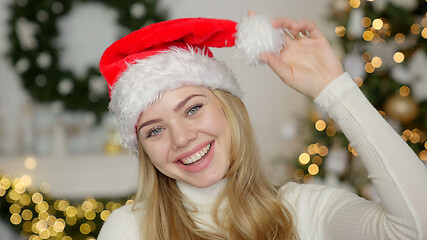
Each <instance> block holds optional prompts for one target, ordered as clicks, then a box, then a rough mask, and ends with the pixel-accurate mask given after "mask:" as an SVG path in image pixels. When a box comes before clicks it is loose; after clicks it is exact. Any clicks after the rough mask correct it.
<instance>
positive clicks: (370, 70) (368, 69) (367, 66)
mask: <svg viewBox="0 0 427 240" xmlns="http://www.w3.org/2000/svg"><path fill="white" fill-rule="evenodd" d="M365 71H366V72H367V73H373V72H374V71H375V67H374V65H372V63H371V62H367V63H366V64H365Z"/></svg>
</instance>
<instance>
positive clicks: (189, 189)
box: [176, 178, 228, 206]
mask: <svg viewBox="0 0 427 240" xmlns="http://www.w3.org/2000/svg"><path fill="white" fill-rule="evenodd" d="M227 182H228V179H227V178H224V179H222V180H221V181H219V182H217V183H215V184H213V185H211V186H209V187H206V188H198V187H194V186H192V185H189V184H187V183H184V182H181V181H176V185H177V186H178V189H179V190H180V191H181V193H182V194H183V195H184V197H186V198H187V199H188V200H189V201H191V202H192V203H194V204H196V205H199V206H206V205H212V204H213V203H214V202H215V201H216V199H217V198H218V196H219V194H220V193H221V191H222V190H223V189H224V188H225V186H226V185H227Z"/></svg>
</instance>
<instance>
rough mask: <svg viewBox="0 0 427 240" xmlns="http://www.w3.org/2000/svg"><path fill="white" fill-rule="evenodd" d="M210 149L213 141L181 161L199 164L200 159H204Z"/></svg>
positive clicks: (188, 163)
mask: <svg viewBox="0 0 427 240" xmlns="http://www.w3.org/2000/svg"><path fill="white" fill-rule="evenodd" d="M210 149H211V143H209V144H208V145H207V146H205V147H203V149H202V150H200V151H198V152H196V153H195V154H193V155H191V156H189V157H186V158H184V159H181V160H180V161H181V162H182V163H183V164H184V165H186V166H188V165H193V164H197V163H198V162H199V161H200V160H202V159H203V157H204V156H205V155H206V154H207V153H208V152H209V150H210Z"/></svg>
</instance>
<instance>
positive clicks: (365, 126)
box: [98, 73, 427, 240]
mask: <svg viewBox="0 0 427 240" xmlns="http://www.w3.org/2000/svg"><path fill="white" fill-rule="evenodd" d="M315 103H316V104H317V105H318V106H320V107H321V108H322V109H324V110H325V111H326V112H327V113H328V114H329V116H330V117H331V118H333V119H334V120H335V121H336V123H337V124H338V125H339V127H340V128H341V129H342V131H343V132H344V133H345V135H346V137H347V138H348V139H349V141H350V142H351V145H352V146H353V147H355V148H356V150H357V152H358V154H359V156H360V157H361V159H362V161H363V162H364V164H365V166H366V168H367V169H368V172H369V178H370V179H371V180H372V183H373V185H374V187H375V189H376V192H377V193H378V195H379V197H380V199H381V203H375V202H371V201H367V200H365V199H363V198H360V197H358V196H357V195H355V194H353V193H349V192H346V191H344V190H340V189H336V188H331V187H326V186H319V185H312V184H308V185H307V184H296V183H288V184H285V185H284V186H282V187H281V189H280V192H279V193H280V194H281V196H282V197H283V204H284V205H285V206H286V207H287V208H288V209H289V210H290V211H291V213H292V217H293V219H294V222H295V227H296V229H297V232H298V234H299V237H300V239H302V240H305V239H363V240H366V239H399V240H400V239H420V240H421V239H427V187H426V185H427V168H426V167H425V166H424V165H423V164H422V162H421V161H420V159H419V158H418V157H417V156H416V154H415V153H414V152H413V151H412V150H411V149H410V147H409V146H408V145H407V144H406V143H405V142H404V141H403V139H402V138H401V137H400V136H399V135H398V134H397V133H396V132H395V131H394V130H393V129H392V128H391V127H390V126H389V125H388V123H387V122H386V121H385V120H384V119H383V118H382V117H381V115H379V114H378V112H377V111H376V110H375V109H374V108H373V106H372V105H371V104H370V103H369V102H368V100H367V99H366V98H365V96H364V95H363V94H362V92H361V91H360V90H359V88H358V87H357V85H356V84H355V83H354V82H353V81H352V79H351V78H350V76H349V75H348V74H347V73H345V74H343V75H342V76H340V77H338V78H337V79H335V80H334V81H333V82H332V83H330V84H329V85H328V86H327V87H326V88H325V89H324V90H323V91H322V92H321V93H320V95H319V96H318V97H317V98H316V99H315ZM177 184H178V187H179V189H180V190H181V192H182V193H183V195H184V196H186V197H187V198H188V199H190V200H191V201H192V202H193V203H194V204H196V206H198V210H199V211H198V212H197V213H195V214H194V215H192V217H194V218H198V219H201V220H203V222H204V223H205V225H206V226H200V227H201V228H208V229H209V228H210V229H215V226H214V225H213V221H212V219H211V215H210V207H211V206H212V204H213V202H214V201H215V199H216V197H215V196H216V195H218V193H219V192H220V191H221V189H223V188H224V186H225V185H226V184H227V180H226V179H225V180H223V181H220V182H218V183H217V184H215V185H213V186H210V187H208V188H204V189H200V188H195V187H193V186H189V185H187V184H185V183H182V182H177ZM142 214H143V213H142V212H141V211H132V210H131V206H124V207H121V208H119V209H117V210H115V211H114V212H113V213H112V214H111V215H110V217H109V218H108V219H107V221H106V222H105V223H104V226H103V227H102V229H101V232H100V234H99V237H98V240H110V239H111V240H121V239H123V240H125V239H126V240H133V239H135V240H136V239H142V238H141V236H140V219H141V215H142Z"/></svg>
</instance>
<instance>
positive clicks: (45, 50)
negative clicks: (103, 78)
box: [8, 0, 164, 119]
mask: <svg viewBox="0 0 427 240" xmlns="http://www.w3.org/2000/svg"><path fill="white" fill-rule="evenodd" d="M77 2H99V3H103V4H105V5H106V6H108V7H111V8H113V9H114V10H115V11H116V12H117V13H118V15H119V18H118V23H119V24H120V25H121V26H124V27H125V28H126V29H128V30H129V32H130V31H132V30H136V29H139V28H140V27H141V26H143V25H145V24H148V23H152V22H158V21H161V20H163V19H164V17H163V15H164V14H158V12H157V11H156V5H157V1H156V0H143V1H138V0H120V1H117V0H38V1H31V0H16V1H12V3H11V6H10V10H11V13H12V14H11V18H10V20H9V23H10V30H11V31H10V35H9V39H10V44H11V46H10V47H11V48H10V51H9V53H8V55H9V56H10V58H11V60H12V64H13V66H14V67H15V68H16V70H17V72H18V73H19V74H20V76H21V78H22V81H23V86H24V87H25V89H26V90H27V91H28V92H29V94H30V95H31V97H32V98H33V99H34V100H36V101H37V102H40V103H50V102H59V103H61V104H62V106H63V108H64V109H67V110H72V111H88V112H92V113H93V114H94V115H95V116H96V117H97V118H98V119H99V117H100V116H102V114H103V113H105V112H106V111H107V110H108V107H107V106H108V102H109V96H108V93H107V92H108V91H106V92H105V93H103V94H100V93H96V94H94V93H93V92H91V89H90V86H89V85H90V80H91V79H94V78H96V77H98V78H99V77H100V73H99V70H98V66H87V70H86V74H85V76H83V77H78V76H77V75H76V74H75V73H74V72H73V71H71V70H69V69H61V68H60V66H59V63H58V62H59V59H60V58H61V50H60V49H58V48H56V47H55V43H54V39H55V38H56V37H57V36H58V28H57V20H58V19H60V18H61V17H63V16H65V15H67V14H68V13H69V12H70V11H71V10H72V8H73V4H74V3H77ZM134 4H138V5H141V4H143V6H144V7H145V9H146V11H145V14H141V16H134V15H135V14H134V15H132V11H131V10H132V8H133V7H134V6H135V5H134ZM22 20H26V21H27V22H29V23H30V24H31V25H33V26H36V27H37V29H38V31H36V33H35V36H34V37H35V39H36V43H33V46H32V47H25V46H23V44H22V39H20V35H19V34H20V33H19V32H18V26H17V24H18V22H19V21H22ZM118 37H121V36H118ZM43 58H44V61H45V62H47V63H40V61H41V60H43ZM64 80H66V82H67V84H68V86H71V88H72V90H71V91H69V92H66V93H64V92H61V91H59V90H58V89H59V88H60V86H59V85H60V83H61V81H64Z"/></svg>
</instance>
